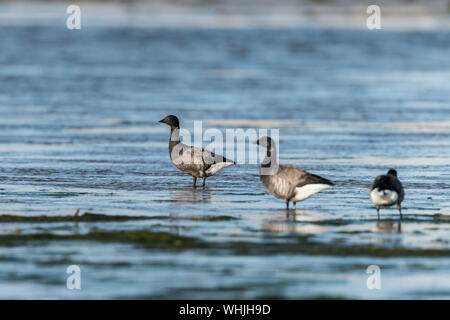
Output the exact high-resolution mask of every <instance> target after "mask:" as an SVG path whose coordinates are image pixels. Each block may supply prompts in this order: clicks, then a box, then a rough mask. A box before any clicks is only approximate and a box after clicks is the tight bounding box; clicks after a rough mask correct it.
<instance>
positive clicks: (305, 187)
mask: <svg viewBox="0 0 450 320" xmlns="http://www.w3.org/2000/svg"><path fill="white" fill-rule="evenodd" d="M255 143H256V144H258V145H260V146H262V147H264V148H266V149H267V153H266V157H265V158H264V161H263V162H262V163H261V166H260V174H259V178H260V180H261V184H262V185H263V187H264V189H266V191H267V192H269V193H270V194H271V195H273V196H275V197H277V198H278V199H284V200H286V209H288V210H289V202H290V201H292V202H293V204H294V210H295V205H296V202H298V201H303V200H306V199H308V198H309V197H311V196H312V195H314V194H316V193H318V192H320V191H322V190H325V189H328V188H331V186H333V185H334V184H333V183H332V182H331V181H329V180H327V179H324V178H322V177H319V176H317V175H315V174H311V173H309V172H307V171H305V170H303V169H302V168H300V167H297V166H293V165H279V164H278V163H277V156H276V155H277V150H276V146H275V142H273V141H272V139H271V138H270V137H262V138H260V139H259V140H258V141H256V142H255Z"/></svg>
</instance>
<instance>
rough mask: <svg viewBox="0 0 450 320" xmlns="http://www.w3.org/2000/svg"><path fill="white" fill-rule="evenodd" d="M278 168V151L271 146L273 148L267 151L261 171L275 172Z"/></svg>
mask: <svg viewBox="0 0 450 320" xmlns="http://www.w3.org/2000/svg"><path fill="white" fill-rule="evenodd" d="M277 168H278V161H277V150H276V148H275V146H271V148H268V149H267V150H266V157H265V158H264V160H263V162H262V163H261V169H264V170H270V171H272V170H274V171H275V170H276V169H277ZM273 173H275V172H273Z"/></svg>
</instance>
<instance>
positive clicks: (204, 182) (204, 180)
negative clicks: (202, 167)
mask: <svg viewBox="0 0 450 320" xmlns="http://www.w3.org/2000/svg"><path fill="white" fill-rule="evenodd" d="M205 186H206V177H203V188H204V187H205Z"/></svg>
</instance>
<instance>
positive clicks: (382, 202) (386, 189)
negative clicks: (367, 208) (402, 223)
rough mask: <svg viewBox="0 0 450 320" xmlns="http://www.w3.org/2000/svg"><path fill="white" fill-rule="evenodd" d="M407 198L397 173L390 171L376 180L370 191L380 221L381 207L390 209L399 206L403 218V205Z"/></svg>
mask: <svg viewBox="0 0 450 320" xmlns="http://www.w3.org/2000/svg"><path fill="white" fill-rule="evenodd" d="M404 197H405V191H404V190H403V186H402V183H401V182H400V180H399V179H398V178H397V171H395V170H394V169H390V170H389V171H388V173H387V174H383V175H381V176H378V177H376V178H375V180H374V181H373V184H372V188H371V189H370V200H371V201H372V203H373V204H374V205H375V208H376V209H377V215H378V219H380V207H382V206H383V207H388V206H392V205H393V204H397V209H398V211H399V213H400V219H401V218H402V206H401V203H402V201H403V198H404Z"/></svg>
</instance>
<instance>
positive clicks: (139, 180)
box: [0, 27, 450, 299]
mask: <svg viewBox="0 0 450 320" xmlns="http://www.w3.org/2000/svg"><path fill="white" fill-rule="evenodd" d="M0 39H2V40H1V42H0V43H1V48H2V50H1V51H0V84H1V85H0V156H1V159H2V165H1V166H0V182H1V185H0V201H1V203H2V206H1V209H0V214H3V215H6V214H11V215H21V216H33V217H35V216H38V215H73V214H74V212H75V211H76V210H77V209H80V212H81V213H83V212H94V213H102V214H107V215H132V216H158V217H159V218H157V219H151V220H128V221H110V222H105V221H97V222H79V223H75V222H71V221H66V222H45V221H44V222H33V223H31V222H26V221H25V222H1V224H0V236H4V237H5V238H2V240H0V244H1V245H0V268H1V270H2V273H1V275H0V298H69V299H70V298H136V297H139V298H169V297H170V298H326V297H332V298H389V299H402V298H419V299H423V298H446V299H448V298H450V271H449V270H450V268H449V267H450V260H449V256H450V236H449V234H450V232H449V231H450V224H449V216H450V200H449V197H448V196H449V193H448V190H449V187H450V184H449V177H450V173H449V172H450V170H449V168H450V148H449V144H450V90H449V89H450V85H449V83H450V60H449V59H448V52H449V47H450V37H449V33H448V32H436V31H434V32H414V31H409V32H390V31H381V32H370V31H361V30H344V29H335V30H332V29H295V28H293V29H273V30H272V29H268V30H262V29H255V30H251V29H250V30H248V29H246V30H243V29H228V30H221V29H214V30H208V29H204V30H197V29H156V28H86V29H82V31H81V32H70V31H67V30H63V29H60V28H56V27H2V28H0ZM167 114H176V115H178V116H179V117H180V119H181V121H182V126H183V127H186V128H188V129H192V126H193V121H194V120H203V126H204V128H205V129H206V128H219V129H220V130H223V131H224V130H225V129H227V128H279V129H280V146H279V149H280V159H281V161H282V162H289V163H293V164H297V165H301V166H303V167H304V168H305V169H307V170H309V171H311V172H314V173H316V174H319V175H321V176H324V177H327V178H329V179H331V180H332V181H334V182H335V183H336V186H335V187H334V188H332V189H330V190H326V191H324V192H322V193H320V194H318V195H316V196H314V197H313V198H311V199H308V200H307V201H305V202H303V203H299V204H298V206H297V208H298V210H297V214H296V216H295V217H294V216H292V215H290V216H289V217H287V216H286V211H284V210H283V209H284V206H285V204H284V203H283V202H282V201H280V200H277V199H275V198H273V197H272V196H270V195H268V194H267V193H265V192H264V190H263V189H262V187H261V185H260V183H259V179H258V168H257V166H256V165H245V164H239V165H237V166H236V167H232V168H226V169H224V170H223V171H221V172H220V174H218V175H217V176H215V177H213V178H210V179H208V180H207V187H206V188H205V189H203V188H197V189H195V190H193V189H192V187H191V183H192V180H191V178H190V177H189V176H185V175H183V174H181V173H180V172H179V171H177V170H176V169H175V168H174V166H173V165H172V164H171V163H170V161H169V156H168V150H167V142H168V136H169V130H168V128H167V127H166V126H164V125H161V124H159V123H158V122H157V121H158V120H159V119H161V118H162V117H164V116H165V115H167ZM390 167H395V168H396V169H397V171H398V172H399V177H400V179H401V180H402V182H403V184H404V187H405V189H406V199H405V201H404V221H403V222H402V223H401V225H400V224H399V222H398V213H397V211H396V210H395V209H394V208H389V209H382V210H381V215H382V219H383V220H382V221H381V222H378V221H377V220H376V211H375V209H374V208H373V207H372V205H371V203H370V200H369V196H368V188H369V186H370V184H371V182H372V180H373V178H374V177H375V176H376V175H378V174H382V173H384V172H385V171H387V169H388V168H390ZM214 217H218V218H217V219H213V218H214ZM141 229H144V230H148V231H152V232H169V233H170V234H173V235H180V236H187V237H193V238H196V239H198V240H200V241H202V242H204V243H206V244H209V245H208V247H205V248H196V247H189V246H186V247H183V248H181V249H177V250H171V249H167V248H166V249H164V248H148V247H145V246H142V244H140V243H122V242H121V241H112V242H104V241H91V240H89V241H88V240H86V241H84V240H73V239H72V240H64V241H58V240H47V241H46V240H45V239H44V240H28V241H25V242H23V241H13V242H12V243H10V242H3V239H6V238H7V237H8V236H11V235H27V234H46V233H52V234H55V235H73V234H81V235H85V234H88V233H89V232H90V231H93V230H94V231H95V230H102V231H112V232H114V231H121V230H127V231H134V230H141ZM304 238H305V239H307V240H305V239H304ZM71 264H76V265H79V266H80V267H81V270H82V290H80V291H71V290H68V289H66V277H67V274H66V273H65V271H66V268H67V266H68V265H71ZM372 264H375V265H379V266H380V268H381V270H382V278H381V279H382V280H381V286H382V288H381V290H368V289H367V287H366V280H367V277H368V275H367V274H366V268H367V267H368V266H369V265H372Z"/></svg>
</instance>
